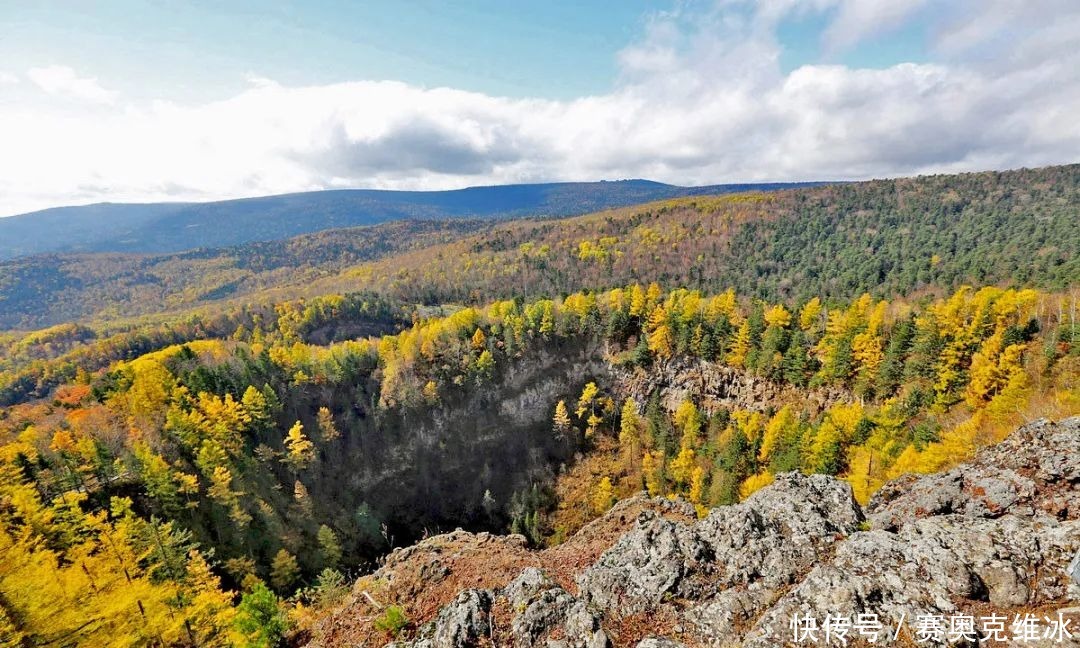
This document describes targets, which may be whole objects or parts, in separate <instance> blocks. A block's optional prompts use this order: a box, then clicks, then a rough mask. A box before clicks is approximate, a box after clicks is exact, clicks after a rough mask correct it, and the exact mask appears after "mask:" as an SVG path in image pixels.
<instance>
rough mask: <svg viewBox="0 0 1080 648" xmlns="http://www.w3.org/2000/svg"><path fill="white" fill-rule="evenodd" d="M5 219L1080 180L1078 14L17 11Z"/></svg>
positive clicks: (905, 6)
mask: <svg viewBox="0 0 1080 648" xmlns="http://www.w3.org/2000/svg"><path fill="white" fill-rule="evenodd" d="M0 34H3V37H2V38H0V139H2V140H3V141H4V142H5V146H4V148H3V149H0V215H7V214H11V213H16V212H19V211H26V210H28V209H32V208H39V207H45V206H51V205H57V204H72V203H84V202H94V201H99V200H115V201H130V200H168V199H184V200H209V199H216V198H226V197H234V196H246V195H259V194H266V193H277V192H285V191H298V190H310V189H320V188H327V187H345V186H350V187H351V186H365V187H383V188H446V187H458V186H468V185H475V184H487V183H501V182H533V181H548V180H590V179H601V178H618V177H649V178H652V179H657V180H662V181H666V182H673V183H679V184H705V183H716V182H738V181H750V180H804V179H820V178H850V179H857V178H865V177H875V176H882V175H905V174H912V173H925V172H936V171H957V170H974V169H981V168H1005V167H1010V166H1018V165H1037V164H1049V163H1059V162H1070V161H1076V160H1075V158H1076V157H1077V153H1078V151H1080V131H1078V129H1080V127H1078V126H1077V124H1076V120H1074V119H1071V118H1069V115H1071V114H1077V113H1080V78H1078V77H1080V72H1078V71H1080V60H1078V56H1080V54H1078V52H1080V5H1078V3H1076V2H1075V1H1073V0H1025V1H1023V2H1021V1H1020V0H949V1H946V0H682V1H676V2H657V1H646V0H621V1H620V2H570V1H567V0H550V1H548V2H526V1H518V2H513V3H482V2H478V1H476V0H467V1H458V2H452V3H444V2H427V1H424V2H389V1H384V0H373V1H369V2H357V3H332V2H325V1H311V2H304V3H299V2H297V3H289V2H222V1H219V2H208V1H203V0H191V1H188V2H164V1H161V2H157V1H155V2H151V1H135V0H113V1H111V2H98V3H82V2H47V1H42V2H36V3H18V2H0Z"/></svg>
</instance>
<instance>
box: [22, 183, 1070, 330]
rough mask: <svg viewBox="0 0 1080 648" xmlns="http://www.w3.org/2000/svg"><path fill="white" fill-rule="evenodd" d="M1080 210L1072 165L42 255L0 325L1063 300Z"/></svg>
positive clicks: (25, 273)
mask: <svg viewBox="0 0 1080 648" xmlns="http://www.w3.org/2000/svg"><path fill="white" fill-rule="evenodd" d="M1078 209H1080V166H1076V165H1074V166H1067V167H1049V168H1045V169H1036V170H1024V171H1011V172H1004V173H982V174H964V175H952V176H932V177H920V178H911V179H899V180H885V181H874V182H866V183H852V184H841V185H834V186H828V187H816V188H802V189H797V190H790V191H779V192H770V193H748V194H747V193H744V194H735V195H730V196H704V197H694V198H684V199H677V200H667V201H661V202H656V203H649V204H646V205H641V206H636V207H629V208H624V209H617V210H612V211H606V212H600V213H597V214H592V215H588V216H582V217H577V218H571V219H565V220H524V221H517V222H512V223H506V224H494V225H492V224H488V226H486V227H485V226H484V224H482V223H480V222H476V221H463V222H462V221H452V222H424V221H419V222H418V221H409V222H402V223H389V224H384V225H380V226H376V227H371V228H360V229H348V230H341V231H337V230H334V231H328V232H322V233H320V234H316V235H308V236H301V237H298V238H295V239H292V240H285V241H274V242H267V243H256V244H248V245H243V246H238V247H232V248H224V249H219V250H199V251H195V252H189V253H184V254H175V255H164V256H133V255H115V254H113V255H61V256H52V255H46V256H39V257H30V258H26V259H18V260H14V261H8V262H4V263H0V328H9V329H10V328H22V329H33V328H40V327H44V326H49V325H53V324H57V323H60V322H63V321H67V320H71V319H79V320H82V321H89V320H97V321H100V322H104V321H111V322H115V320H116V319H117V318H118V317H129V316H136V315H145V314H150V313H160V312H161V311H162V310H163V306H164V308H166V309H169V310H181V309H188V310H190V309H193V308H198V307H202V306H206V305H210V304H221V303H226V304H233V305H238V304H242V303H245V302H247V301H251V300H253V299H258V297H255V296H254V293H255V292H256V291H259V290H265V289H268V288H275V289H277V290H278V292H276V293H274V295H275V297H276V298H277V299H284V298H287V297H300V296H318V295H320V294H323V293H331V292H337V293H340V292H349V291H352V290H356V289H357V288H358V287H359V288H363V289H369V290H376V291H379V292H381V293H383V294H384V295H386V296H388V297H390V298H393V299H396V300H400V301H402V302H406V303H425V304H431V305H439V304H443V303H447V302H459V303H460V302H467V303H474V304H481V303H484V302H486V301H488V300H490V299H493V298H512V297H523V298H527V299H528V298H536V297H541V296H554V295H559V294H565V293H569V292H574V291H577V290H581V289H584V288H594V289H595V288H611V287H615V286H619V285H625V284H627V283H630V282H634V281H639V282H645V283H647V282H651V281H656V282H659V283H661V284H663V285H670V286H683V287H689V288H696V289H699V290H707V291H719V290H723V289H724V288H726V287H727V286H740V287H741V288H742V289H743V290H744V291H746V292H747V293H748V294H752V295H755V296H758V297H761V298H765V299H773V300H779V299H784V300H800V299H809V298H810V297H813V296H819V297H821V298H822V299H826V300H827V299H838V300H849V299H853V298H855V297H857V296H859V295H860V294H862V293H864V292H869V293H871V294H872V295H874V296H877V297H890V296H893V295H910V294H918V293H920V292H922V291H930V292H935V291H936V292H938V293H941V292H942V291H948V290H953V289H955V288H957V287H959V286H961V285H964V284H972V285H983V284H998V283H1002V284H1009V285H1017V286H1027V285H1031V286H1036V287H1042V288H1051V289H1057V288H1062V287H1064V286H1065V285H1067V284H1068V283H1069V281H1070V278H1071V277H1075V276H1076V274H1077V273H1078V272H1080V219H1077V218H1076V213H1077V210H1078ZM0 225H2V221H0ZM481 228H482V229H483V232H482V233H476V232H477V229H481ZM470 234H472V235H471V236H470ZM409 251H412V252H413V253H412V254H405V253H406V252H409ZM313 282H314V285H312V284H313ZM264 301H265V299H264Z"/></svg>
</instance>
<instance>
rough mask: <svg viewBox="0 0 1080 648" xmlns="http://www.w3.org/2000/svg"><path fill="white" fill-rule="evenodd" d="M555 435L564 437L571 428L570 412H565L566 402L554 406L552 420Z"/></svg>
mask: <svg viewBox="0 0 1080 648" xmlns="http://www.w3.org/2000/svg"><path fill="white" fill-rule="evenodd" d="M552 424H553V427H554V430H555V434H557V435H559V436H565V435H566V434H567V433H568V432H569V431H570V428H571V422H570V412H568V411H567V410H566V401H562V400H561V401H559V402H558V403H556V404H555V416H554V417H553V419H552Z"/></svg>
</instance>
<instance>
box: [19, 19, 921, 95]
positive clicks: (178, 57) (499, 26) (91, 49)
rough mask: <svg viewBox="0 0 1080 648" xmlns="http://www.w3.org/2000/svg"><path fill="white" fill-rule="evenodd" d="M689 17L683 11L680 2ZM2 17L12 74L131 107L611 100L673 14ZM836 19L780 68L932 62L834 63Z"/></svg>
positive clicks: (805, 24) (896, 49)
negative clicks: (363, 85) (378, 88)
mask: <svg viewBox="0 0 1080 648" xmlns="http://www.w3.org/2000/svg"><path fill="white" fill-rule="evenodd" d="M683 4H685V3H683ZM11 5H12V6H7V7H5V8H4V9H3V10H2V13H0V31H2V32H3V33H4V34H5V35H6V37H5V38H4V39H2V40H0V60H3V61H5V62H6V67H10V68H15V69H19V68H30V67H33V66H37V65H41V64H42V62H44V61H54V62H71V61H78V62H79V67H80V68H86V69H93V70H94V73H95V74H96V75H97V76H98V77H104V78H109V79H112V80H113V83H112V86H113V87H115V88H117V89H118V90H120V91H123V92H125V93H126V94H127V95H128V96H130V97H139V96H141V97H146V98H152V97H155V96H168V97H172V98H177V97H184V98H187V99H188V100H205V99H213V98H218V97H224V96H228V95H229V94H230V93H235V92H238V91H240V90H242V89H243V88H244V86H245V85H246V80H247V78H248V77H249V76H251V75H256V76H265V77H267V78H273V79H275V80H277V81H279V82H282V83H287V84H291V85H306V84H328V83H335V82H341V81H350V80H355V79H374V80H382V79H393V80H398V81H404V82H407V83H411V84H416V85H421V86H426V87H434V86H450V87H454V88H460V89H464V90H473V91H476V92H483V93H487V94H493V95H502V96H512V97H524V96H535V97H546V98H552V99H569V98H573V97H577V96H582V95H589V94H601V93H605V92H608V91H610V90H611V89H612V87H613V85H614V84H615V83H616V81H617V77H618V72H619V69H618V61H617V55H618V52H619V51H620V50H621V49H623V48H624V47H625V46H626V45H627V43H630V42H632V41H633V40H634V39H635V38H637V37H638V36H639V35H640V33H641V32H642V30H643V28H644V27H645V25H646V24H647V23H648V21H649V20H650V18H652V17H653V16H655V15H657V14H663V13H664V12H668V11H671V10H673V8H676V7H677V6H678V5H676V4H674V3H672V2H657V1H647V0H620V1H619V2H610V1H606V2H598V1H595V0H593V1H592V2H580V1H579V2H574V1H570V0H549V1H547V2H534V1H531V0H530V1H518V2H513V3H509V2H508V3H492V2H480V1H478V0H467V1H462V0H459V1H457V2H453V3H446V2H431V1H423V2H392V1H389V0H371V1H367V2H358V3H339V2H326V1H325V0H320V1H314V2H207V1H204V0H198V1H190V2H147V1H145V0H143V1H138V0H123V1H118V0H117V1H112V2H102V3H78V2H40V3H11ZM835 13H836V9H835V8H831V9H827V10H822V11H813V12H810V11H807V12H805V13H803V14H801V15H800V14H796V15H793V16H791V17H790V18H788V19H785V20H784V21H782V22H781V23H780V25H779V30H778V38H779V39H780V42H781V44H782V45H783V53H782V59H781V65H782V67H783V69H785V70H788V71H790V70H792V69H794V68H796V67H798V66H800V65H804V64H808V63H817V62H822V61H830V62H842V63H845V64H849V65H853V66H858V67H886V66H889V65H895V64H897V63H901V62H904V61H920V62H921V61H923V60H925V59H926V54H925V49H926V47H925V45H926V44H925V29H926V22H925V21H920V20H912V21H910V22H908V23H906V24H905V25H902V26H901V27H900V28H898V29H892V30H888V31H885V32H884V33H882V34H880V35H879V38H877V39H875V41H874V42H872V43H862V44H859V46H856V47H852V48H850V49H845V50H844V51H841V52H838V53H830V52H827V51H824V47H823V43H822V34H823V32H824V31H825V29H826V28H827V27H828V25H829V23H830V18H831V17H832V16H833V15H834V14H835Z"/></svg>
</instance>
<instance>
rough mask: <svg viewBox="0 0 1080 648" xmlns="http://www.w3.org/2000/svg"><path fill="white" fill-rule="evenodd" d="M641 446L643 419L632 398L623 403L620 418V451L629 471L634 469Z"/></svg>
mask: <svg viewBox="0 0 1080 648" xmlns="http://www.w3.org/2000/svg"><path fill="white" fill-rule="evenodd" d="M640 446H641V417H640V416H638V404H637V401H635V400H634V398H633V397H632V396H630V397H627V399H626V400H625V401H624V402H623V406H622V412H621V413H620V416H619V449H620V451H621V453H622V455H623V463H624V465H625V466H626V467H627V469H628V470H632V469H633V463H634V459H635V458H636V457H637V456H638V453H639V452H640Z"/></svg>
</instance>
